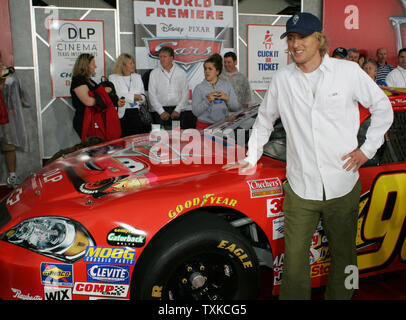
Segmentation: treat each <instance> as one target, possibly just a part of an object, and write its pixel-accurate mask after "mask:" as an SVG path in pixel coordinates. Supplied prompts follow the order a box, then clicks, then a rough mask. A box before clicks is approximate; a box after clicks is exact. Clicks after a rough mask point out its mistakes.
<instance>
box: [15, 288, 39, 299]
mask: <svg viewBox="0 0 406 320" xmlns="http://www.w3.org/2000/svg"><path fill="white" fill-rule="evenodd" d="M11 292H12V295H13V298H14V299H19V300H42V297H41V296H40V295H39V294H37V293H32V292H27V291H26V290H25V291H22V290H21V289H16V288H11Z"/></svg>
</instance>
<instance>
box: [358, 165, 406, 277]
mask: <svg viewBox="0 0 406 320" xmlns="http://www.w3.org/2000/svg"><path fill="white" fill-rule="evenodd" d="M364 209H365V210H367V212H366V214H365V216H364V220H363V225H362V228H361V230H360V232H361V238H362V240H363V241H364V244H368V243H372V244H374V243H375V244H377V246H374V249H373V250H369V251H367V252H360V253H359V254H358V267H359V269H360V270H366V269H371V268H379V267H384V266H385V265H386V264H388V263H390V262H391V260H392V258H394V257H395V255H396V254H397V253H399V254H400V259H401V261H403V262H406V241H404V240H405V237H404V232H402V231H405V217H406V172H395V173H384V174H381V175H379V176H378V177H377V178H376V180H375V183H374V185H373V186H372V188H371V196H370V199H369V205H366V206H365V208H364ZM362 215H363V214H361V216H362ZM402 242H403V243H402ZM400 246H402V247H401V250H400V252H399V249H398V248H399V247H400Z"/></svg>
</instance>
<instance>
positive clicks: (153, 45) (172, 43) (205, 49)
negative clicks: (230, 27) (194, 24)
mask: <svg viewBox="0 0 406 320" xmlns="http://www.w3.org/2000/svg"><path fill="white" fill-rule="evenodd" d="M143 40H144V42H145V45H146V46H147V48H148V51H149V55H150V56H151V57H152V58H155V59H158V52H159V50H160V49H161V48H162V47H171V48H172V49H173V50H174V52H175V58H174V60H175V61H176V62H179V63H181V64H193V63H196V62H199V61H204V60H206V59H207V58H209V57H210V56H211V55H212V54H214V53H220V50H221V45H222V41H223V40H216V39H200V38H198V39H183V38H172V37H168V38H143Z"/></svg>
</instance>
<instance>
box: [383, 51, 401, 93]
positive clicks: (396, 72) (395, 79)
mask: <svg viewBox="0 0 406 320" xmlns="http://www.w3.org/2000/svg"><path fill="white" fill-rule="evenodd" d="M386 83H387V84H388V86H389V87H395V88H406V48H403V49H400V50H399V53H398V66H397V68H396V69H393V70H392V71H391V72H389V74H388V75H387V76H386Z"/></svg>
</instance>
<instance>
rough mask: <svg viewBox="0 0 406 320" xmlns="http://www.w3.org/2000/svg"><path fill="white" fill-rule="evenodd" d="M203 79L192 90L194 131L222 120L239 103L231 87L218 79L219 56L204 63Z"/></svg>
mask: <svg viewBox="0 0 406 320" xmlns="http://www.w3.org/2000/svg"><path fill="white" fill-rule="evenodd" d="M203 67H204V77H205V79H204V80H203V81H202V82H201V83H199V84H198V85H197V86H196V87H195V89H194V90H193V97H192V111H193V114H194V115H195V116H196V117H197V122H196V129H199V130H200V129H204V128H206V127H208V126H210V125H211V124H213V123H215V122H218V121H220V120H224V119H225V118H226V117H227V116H228V111H229V110H230V111H237V110H238V108H239V103H238V99H237V95H236V94H235V91H234V89H233V87H232V85H231V84H230V83H229V82H227V81H224V80H221V79H219V78H218V76H219V75H220V74H221V71H222V68H223V61H222V58H221V56H220V55H219V54H217V53H216V54H214V55H212V56H211V57H210V58H208V59H207V60H206V61H205V62H204V65H203Z"/></svg>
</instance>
